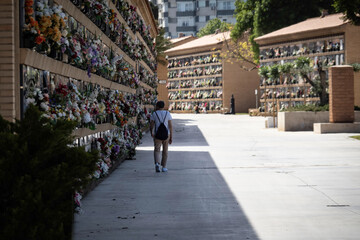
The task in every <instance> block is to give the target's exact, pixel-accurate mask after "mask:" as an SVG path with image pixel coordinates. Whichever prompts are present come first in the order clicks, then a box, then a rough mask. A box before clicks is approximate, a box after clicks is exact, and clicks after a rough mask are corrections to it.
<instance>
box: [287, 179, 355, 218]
mask: <svg viewBox="0 0 360 240" xmlns="http://www.w3.org/2000/svg"><path fill="white" fill-rule="evenodd" d="M289 175H290V176H292V177H294V178H297V179H299V180H300V181H301V182H303V183H304V184H306V185H307V186H309V187H310V188H312V189H313V190H315V191H317V192H319V193H321V194H322V195H324V196H325V197H326V198H327V199H329V200H330V201H332V202H333V203H334V204H330V205H327V207H329V206H332V207H343V206H348V207H350V205H346V204H340V203H338V202H337V201H335V200H334V199H333V198H332V197H330V196H329V195H328V194H326V193H325V192H323V191H321V190H320V189H318V188H316V187H315V186H316V185H310V184H308V183H307V182H306V181H305V180H303V179H302V178H300V177H298V176H296V175H295V174H292V173H289ZM346 210H347V211H349V212H351V213H354V214H356V215H360V213H358V212H356V211H353V210H351V209H346Z"/></svg>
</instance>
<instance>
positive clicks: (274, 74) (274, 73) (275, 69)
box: [269, 64, 280, 80]
mask: <svg viewBox="0 0 360 240" xmlns="http://www.w3.org/2000/svg"><path fill="white" fill-rule="evenodd" d="M279 76H280V72H279V65H277V64H274V65H272V66H270V71H269V77H271V78H272V79H274V80H275V79H277V78H279Z"/></svg>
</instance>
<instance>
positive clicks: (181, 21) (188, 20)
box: [176, 17, 195, 27]
mask: <svg viewBox="0 0 360 240" xmlns="http://www.w3.org/2000/svg"><path fill="white" fill-rule="evenodd" d="M176 20H177V23H178V24H177V26H178V27H187V26H194V25H195V21H194V20H195V18H194V17H178V18H176Z"/></svg>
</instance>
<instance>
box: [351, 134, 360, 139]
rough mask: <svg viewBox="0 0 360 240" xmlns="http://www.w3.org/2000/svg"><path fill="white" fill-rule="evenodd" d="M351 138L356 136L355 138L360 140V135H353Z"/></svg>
mask: <svg viewBox="0 0 360 240" xmlns="http://www.w3.org/2000/svg"><path fill="white" fill-rule="evenodd" d="M351 138H354V139H357V140H360V135H358V136H351Z"/></svg>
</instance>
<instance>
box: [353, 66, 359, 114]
mask: <svg viewBox="0 0 360 240" xmlns="http://www.w3.org/2000/svg"><path fill="white" fill-rule="evenodd" d="M354 104H355V106H358V107H360V72H355V73H354Z"/></svg>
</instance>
